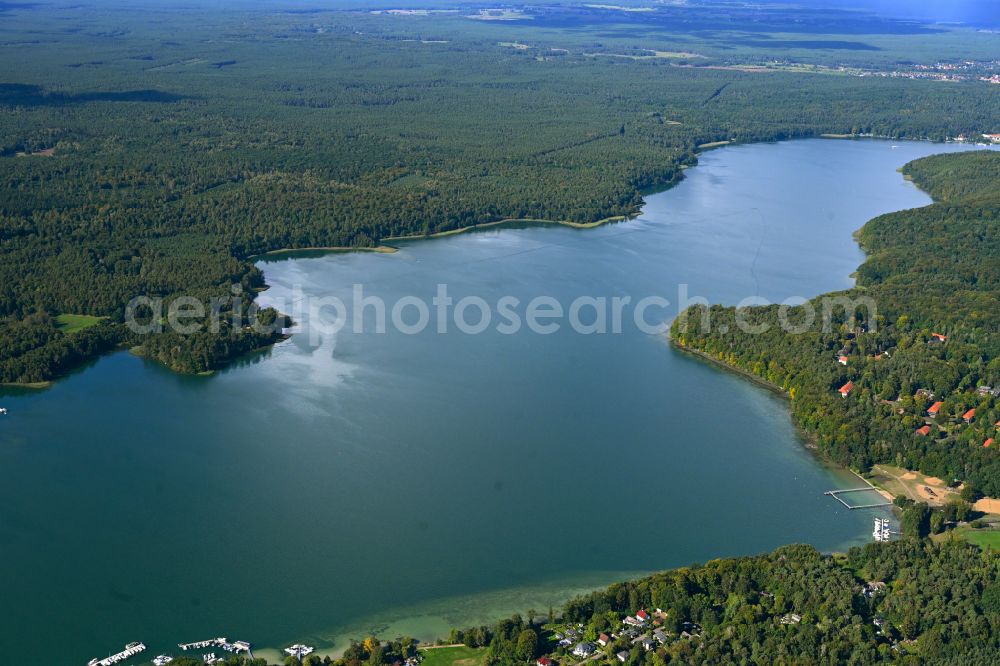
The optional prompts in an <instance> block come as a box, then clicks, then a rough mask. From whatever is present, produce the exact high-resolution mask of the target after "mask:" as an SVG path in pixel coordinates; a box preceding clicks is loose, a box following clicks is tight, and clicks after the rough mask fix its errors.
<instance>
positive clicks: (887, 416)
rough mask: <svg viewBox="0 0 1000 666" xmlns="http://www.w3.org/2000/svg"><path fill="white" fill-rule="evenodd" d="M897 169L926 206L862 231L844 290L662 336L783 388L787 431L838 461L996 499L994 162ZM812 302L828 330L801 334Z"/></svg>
mask: <svg viewBox="0 0 1000 666" xmlns="http://www.w3.org/2000/svg"><path fill="white" fill-rule="evenodd" d="M903 172H904V174H906V176H907V177H909V178H912V179H913V180H914V181H915V182H916V183H917V184H918V185H920V186H921V187H922V188H924V189H925V190H927V191H928V192H929V193H930V194H931V195H932V196H933V197H934V199H935V203H934V204H932V205H930V206H927V207H925V208H919V209H915V210H908V211H901V212H897V213H891V214H888V215H883V216H881V217H878V218H876V219H874V220H872V221H870V222H869V223H868V224H866V225H865V226H864V228H863V229H861V231H860V232H859V233H858V239H859V241H860V243H861V245H862V247H863V248H864V249H865V250H866V251H867V252H868V255H869V256H868V259H867V261H866V262H865V263H864V265H862V266H861V267H860V268H859V270H858V274H857V283H858V285H857V287H856V288H855V289H852V290H849V291H847V292H844V293H841V294H828V295H826V296H824V297H820V298H817V299H814V300H813V301H811V302H810V303H809V304H806V305H804V306H799V307H794V308H790V309H787V308H782V307H781V306H767V307H758V308H743V309H740V310H736V309H734V308H724V307H717V306H716V307H707V308H706V307H702V306H699V307H697V308H694V309H691V310H689V311H687V312H685V313H684V314H683V315H682V316H681V317H679V318H678V319H677V320H676V321H675V322H674V324H673V326H672V329H671V335H672V338H673V340H674V341H675V343H676V344H678V345H680V346H681V347H684V348H687V349H691V350H695V351H698V352H701V353H703V354H705V355H706V356H708V357H710V358H712V359H713V360H716V361H719V362H722V363H724V364H727V365H730V366H733V367H735V368H738V369H739V370H742V371H745V372H748V373H751V374H752V375H754V376H756V377H759V378H761V379H763V380H765V381H767V382H769V383H771V384H773V385H775V386H777V387H780V388H781V389H782V390H784V391H787V392H788V394H789V395H790V396H791V399H792V407H793V414H794V418H795V421H796V423H797V424H798V425H799V426H800V427H801V429H802V430H803V431H804V432H805V433H806V434H807V436H808V437H809V438H810V439H812V440H814V441H815V443H816V446H817V447H818V448H819V450H820V451H821V452H822V453H823V454H824V455H826V456H827V457H829V458H830V459H832V460H834V461H836V462H838V463H841V464H844V465H849V466H851V467H852V468H854V469H856V470H859V471H862V472H866V471H868V470H869V469H870V468H871V465H872V464H873V463H891V464H893V465H898V466H900V467H903V468H906V469H914V470H919V471H922V472H924V473H926V474H930V475H933V476H937V477H940V478H941V479H944V480H945V481H946V482H949V483H957V482H958V481H965V482H966V484H967V485H969V486H970V488H972V489H973V490H974V491H978V492H983V493H986V494H988V495H990V496H1000V451H998V448H1000V447H998V446H997V445H996V444H994V443H993V440H994V438H995V437H996V435H997V432H998V428H1000V390H998V387H1000V301H998V298H1000V154H998V153H996V152H988V151H981V152H972V153H964V154H951V155H939V156H934V157H929V158H925V159H922V160H917V161H915V162H912V163H910V164H908V165H906V166H905V167H904V169H903ZM838 297H843V298H844V300H842V301H841V304H839V305H838V304H837V303H836V301H837V298H838ZM862 299H870V300H869V301H867V302H865V301H864V300H862ZM825 303H826V304H830V303H833V306H832V307H830V309H829V312H830V313H831V315H832V316H831V318H830V321H831V324H830V325H829V326H824V322H823V319H824V318H823V317H822V316H819V315H818V316H816V317H815V320H814V321H813V322H812V324H811V325H810V324H809V318H808V309H809V308H810V307H811V308H814V312H816V313H821V312H822V311H823V308H824V304H825ZM871 304H874V306H875V307H874V308H873V307H871ZM782 317H785V318H786V321H787V322H788V323H790V324H792V325H793V326H798V327H799V328H797V329H794V330H792V329H788V330H786V329H787V328H788V327H782V326H781V324H780V322H781V318H782ZM706 318H707V319H706ZM741 322H742V325H741ZM764 327H766V329H767V330H765V331H761V330H760V329H761V328H764ZM842 392H846V393H847V395H846V396H844V395H842Z"/></svg>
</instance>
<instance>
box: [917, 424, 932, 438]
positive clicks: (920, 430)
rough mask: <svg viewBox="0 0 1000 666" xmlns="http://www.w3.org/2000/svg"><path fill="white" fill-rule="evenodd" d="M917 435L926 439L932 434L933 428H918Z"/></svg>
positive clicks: (927, 426)
mask: <svg viewBox="0 0 1000 666" xmlns="http://www.w3.org/2000/svg"><path fill="white" fill-rule="evenodd" d="M917 434H918V435H919V436H921V437H926V436H927V435H929V434H931V427H930V426H929V425H925V426H923V427H920V428H917Z"/></svg>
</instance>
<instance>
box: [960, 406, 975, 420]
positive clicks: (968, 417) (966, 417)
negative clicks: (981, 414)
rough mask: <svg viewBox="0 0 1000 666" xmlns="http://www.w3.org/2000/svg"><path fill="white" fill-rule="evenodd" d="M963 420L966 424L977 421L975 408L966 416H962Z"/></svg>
mask: <svg viewBox="0 0 1000 666" xmlns="http://www.w3.org/2000/svg"><path fill="white" fill-rule="evenodd" d="M962 420H963V421H965V422H966V423H972V422H973V421H975V420H976V410H975V408H973V409H970V410H969V411H967V412H966V413H965V414H962Z"/></svg>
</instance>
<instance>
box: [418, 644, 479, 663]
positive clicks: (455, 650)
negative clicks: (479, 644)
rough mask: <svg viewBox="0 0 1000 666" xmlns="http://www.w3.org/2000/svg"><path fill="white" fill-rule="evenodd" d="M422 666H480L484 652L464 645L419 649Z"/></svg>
mask: <svg viewBox="0 0 1000 666" xmlns="http://www.w3.org/2000/svg"><path fill="white" fill-rule="evenodd" d="M421 652H422V654H423V655H424V661H423V664H424V666H480V664H482V663H483V658H484V657H485V656H486V650H483V649H481V648H470V647H465V646H464V645H460V646H449V647H427V648H421Z"/></svg>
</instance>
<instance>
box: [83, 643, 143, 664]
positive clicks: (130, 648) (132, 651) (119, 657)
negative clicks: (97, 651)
mask: <svg viewBox="0 0 1000 666" xmlns="http://www.w3.org/2000/svg"><path fill="white" fill-rule="evenodd" d="M145 649H146V646H145V645H144V644H143V643H129V644H128V645H126V646H125V649H124V650H122V651H121V652H119V653H118V654H113V655H111V656H110V657H105V658H104V659H91V660H90V662H89V663H88V664H87V666H112V665H113V664H117V663H119V662H122V661H125V660H126V659H129V658H131V657H134V656H135V655H137V654H139V653H140V652H142V651H143V650H145Z"/></svg>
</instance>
